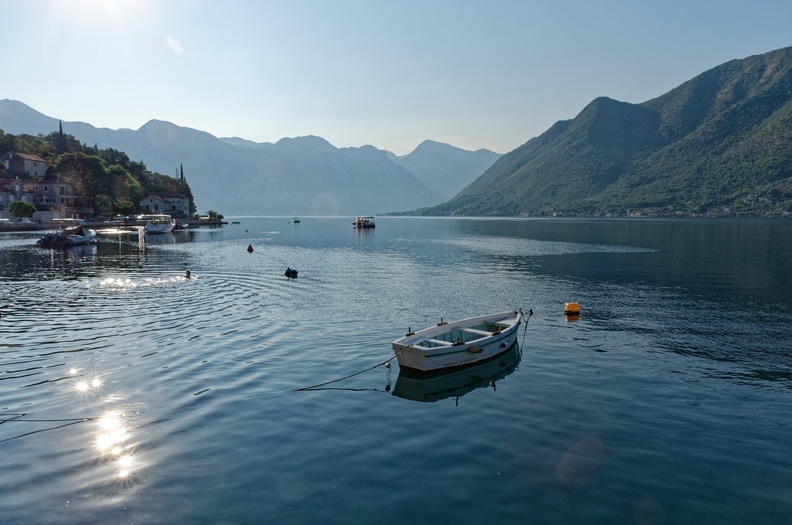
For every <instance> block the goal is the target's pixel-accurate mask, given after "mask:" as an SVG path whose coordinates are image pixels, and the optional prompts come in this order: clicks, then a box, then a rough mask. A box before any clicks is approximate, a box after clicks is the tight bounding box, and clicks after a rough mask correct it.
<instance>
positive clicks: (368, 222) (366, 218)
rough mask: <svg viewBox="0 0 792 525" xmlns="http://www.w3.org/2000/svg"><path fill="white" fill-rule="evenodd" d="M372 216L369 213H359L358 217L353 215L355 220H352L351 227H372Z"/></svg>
mask: <svg viewBox="0 0 792 525" xmlns="http://www.w3.org/2000/svg"><path fill="white" fill-rule="evenodd" d="M374 226H375V224H374V217H372V216H370V215H360V216H359V217H355V220H354V221H352V227H353V228H360V229H364V228H374Z"/></svg>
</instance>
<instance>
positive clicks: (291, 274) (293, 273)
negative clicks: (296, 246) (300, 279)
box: [283, 267, 297, 279]
mask: <svg viewBox="0 0 792 525" xmlns="http://www.w3.org/2000/svg"><path fill="white" fill-rule="evenodd" d="M283 275H285V276H286V277H288V278H289V279H296V278H297V270H295V269H294V268H288V267H287V268H286V271H285V272H284V273H283Z"/></svg>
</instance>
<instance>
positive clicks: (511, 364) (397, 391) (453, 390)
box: [393, 341, 522, 403]
mask: <svg viewBox="0 0 792 525" xmlns="http://www.w3.org/2000/svg"><path fill="white" fill-rule="evenodd" d="M521 357H522V351H521V350H520V346H519V345H518V344H517V342H516V341H515V342H514V344H513V345H512V346H511V347H510V348H509V349H508V350H507V351H506V352H504V353H502V354H500V355H498V356H497V357H495V358H493V359H491V360H489V361H486V362H484V363H479V364H476V365H473V366H469V367H465V368H460V369H456V370H450V371H447V372H444V373H435V374H431V375H427V374H419V373H416V372H410V371H408V370H404V369H401V370H399V377H398V378H397V379H396V386H395V387H394V388H393V395H394V396H398V397H401V398H404V399H410V400H412V401H423V402H434V401H440V400H442V399H447V398H449V397H453V398H456V402H457V403H459V398H460V397H462V396H464V395H465V394H467V393H469V392H472V391H473V390H475V389H477V388H484V387H488V386H491V387H492V388H493V390H494V389H495V382H496V381H498V380H500V379H503V378H504V377H506V376H508V375H509V374H511V373H512V372H514V371H515V370H516V369H517V365H518V364H519V362H520V358H521Z"/></svg>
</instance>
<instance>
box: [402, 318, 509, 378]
mask: <svg viewBox="0 0 792 525" xmlns="http://www.w3.org/2000/svg"><path fill="white" fill-rule="evenodd" d="M522 321H523V313H522V310H512V311H509V312H500V313H494V314H488V315H480V316H478V317H469V318H467V319H460V320H459V321H453V322H450V323H447V322H444V321H443V320H442V318H441V319H440V323H438V324H437V325H436V326H431V327H429V328H425V329H423V330H420V331H418V332H409V333H408V334H407V335H405V336H404V337H402V338H400V339H397V340H396V341H393V343H391V345H392V346H393V352H394V353H395V354H396V359H397V360H398V362H399V367H400V368H403V369H408V370H411V371H414V372H422V373H426V372H434V371H439V370H447V369H451V368H456V367H462V366H468V365H472V364H474V363H479V362H481V361H486V360H488V359H492V358H494V357H496V356H498V355H500V354H502V353H504V352H506V351H507V350H508V349H509V348H510V347H511V346H512V344H514V342H515V341H516V340H517V327H519V326H520V323H521V322H522Z"/></svg>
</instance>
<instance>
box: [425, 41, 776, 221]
mask: <svg viewBox="0 0 792 525" xmlns="http://www.w3.org/2000/svg"><path fill="white" fill-rule="evenodd" d="M790 211H792V47H790V48H784V49H780V50H777V51H772V52H770V53H766V54H763V55H759V56H753V57H749V58H745V59H742V60H733V61H730V62H727V63H726V64H723V65H721V66H718V67H716V68H713V69H712V70H710V71H707V72H705V73H703V74H701V75H699V76H697V77H695V78H693V79H691V80H689V81H688V82H685V83H684V84H682V85H681V86H679V87H677V88H675V89H673V90H672V91H670V92H668V93H666V94H665V95H663V96H660V97H658V98H655V99H652V100H649V101H647V102H644V103H642V104H629V103H625V102H618V101H615V100H612V99H609V98H604V97H603V98H598V99H595V100H594V101H592V102H591V103H590V104H589V105H588V106H586V107H585V108H584V109H583V111H581V112H580V114H578V115H577V116H576V117H575V118H574V119H572V120H568V121H562V122H558V123H556V124H555V125H554V126H552V127H551V128H550V129H548V130H547V131H546V132H545V133H543V134H542V135H540V136H538V137H536V138H533V139H531V140H530V141H528V142H527V143H525V144H524V145H522V146H521V147H519V148H517V149H516V150H514V151H512V152H510V153H508V154H506V155H504V156H503V157H501V158H500V159H499V160H498V161H497V162H495V163H494V164H493V165H492V167H491V168H490V169H488V170H487V171H486V172H485V173H484V174H483V175H482V176H481V177H479V178H478V179H477V180H475V181H474V182H473V183H471V184H470V185H468V186H467V187H466V188H465V189H463V190H462V191H461V192H460V193H459V194H458V195H456V196H455V197H454V198H452V199H451V200H450V201H448V202H446V203H444V204H441V205H439V206H435V207H432V208H426V209H422V210H419V211H418V212H417V213H418V214H423V215H470V216H473V215H527V216H541V215H577V214H585V215H605V214H614V215H625V214H627V213H630V214H642V215H687V214H712V215H735V214H744V215H764V214H780V213H784V214H789V213H790Z"/></svg>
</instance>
